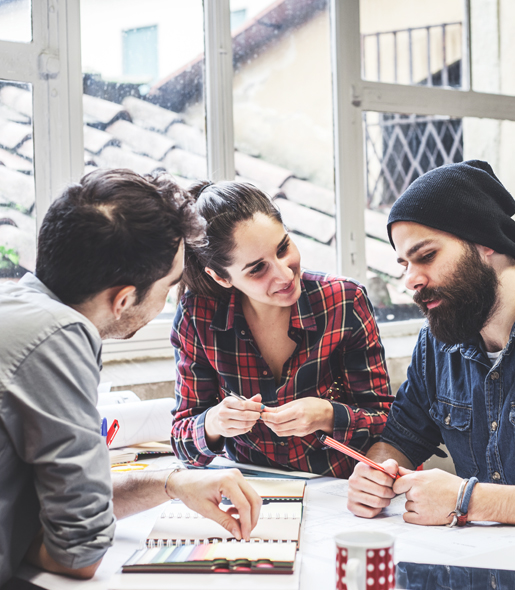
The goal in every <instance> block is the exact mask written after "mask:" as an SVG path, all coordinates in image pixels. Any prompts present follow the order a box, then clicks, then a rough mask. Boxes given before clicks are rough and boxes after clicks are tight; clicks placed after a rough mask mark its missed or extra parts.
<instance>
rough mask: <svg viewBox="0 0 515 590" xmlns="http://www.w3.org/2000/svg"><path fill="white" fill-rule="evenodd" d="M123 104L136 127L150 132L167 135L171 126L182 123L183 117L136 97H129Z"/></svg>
mask: <svg viewBox="0 0 515 590" xmlns="http://www.w3.org/2000/svg"><path fill="white" fill-rule="evenodd" d="M122 104H123V106H124V107H125V109H127V112H128V113H129V115H130V116H131V119H132V121H133V123H134V124H135V125H139V126H140V127H143V128H144V129H149V130H150V131H158V132H160V133H165V132H166V131H167V129H168V128H169V127H170V125H172V124H173V123H177V122H179V121H182V117H181V116H180V115H178V114H177V113H174V112H173V111H169V110H168V109H164V108H163V107H160V106H157V105H155V104H152V103H150V102H148V101H146V100H141V99H139V98H136V97H135V96H127V97H126V98H124V99H123V102H122Z"/></svg>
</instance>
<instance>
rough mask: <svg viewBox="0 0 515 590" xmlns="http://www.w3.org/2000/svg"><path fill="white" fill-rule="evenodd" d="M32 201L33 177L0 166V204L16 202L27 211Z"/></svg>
mask: <svg viewBox="0 0 515 590" xmlns="http://www.w3.org/2000/svg"><path fill="white" fill-rule="evenodd" d="M34 201H35V191H34V177H33V176H28V175H27V174H22V173H21V172H16V171H15V170H9V168H6V167H5V166H0V204H2V203H3V204H6V205H10V204H11V203H16V204H17V205H19V206H20V207H21V208H22V209H24V210H25V211H29V210H31V209H32V207H33V206H34Z"/></svg>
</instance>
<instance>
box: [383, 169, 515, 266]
mask: <svg viewBox="0 0 515 590" xmlns="http://www.w3.org/2000/svg"><path fill="white" fill-rule="evenodd" d="M512 215H515V200H514V199H513V197H512V196H511V195H510V193H509V192H508V191H507V190H506V189H505V188H504V186H503V185H502V184H501V183H500V181H499V179H498V178H497V176H495V174H494V171H493V170H492V168H491V166H490V164H488V162H482V161H481V160H469V161H467V162H461V163H459V164H449V165H447V166H441V167H440V168H435V169H434V170H430V171H429V172H426V174H424V175H423V176H420V177H419V178H417V180H415V182H413V183H412V184H411V185H410V186H409V187H408V188H407V189H406V190H405V191H404V193H403V194H402V195H401V196H400V197H399V199H397V201H396V202H395V203H394V205H393V207H392V210H391V211H390V215H389V217H388V236H389V238H390V242H391V244H392V246H393V248H394V249H395V244H394V243H393V240H392V224H393V223H395V222H396V221H414V222H415V223H420V224H421V225H427V226H428V227H432V228H434V229H439V230H441V231H444V232H448V233H450V234H454V235H455V236H458V237H459V238H462V239H464V240H467V241H469V242H473V243H475V244H480V245H482V246H486V247H487V248H492V249H493V250H495V251H496V252H499V253H500V254H508V255H509V256H511V257H513V258H515V221H514V220H513V219H512V218H511V216H512Z"/></svg>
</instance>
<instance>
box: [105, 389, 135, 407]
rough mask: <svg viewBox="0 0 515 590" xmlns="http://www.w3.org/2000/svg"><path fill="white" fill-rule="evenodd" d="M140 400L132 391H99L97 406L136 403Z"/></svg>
mask: <svg viewBox="0 0 515 590" xmlns="http://www.w3.org/2000/svg"><path fill="white" fill-rule="evenodd" d="M140 401H141V400H140V398H139V397H138V396H137V395H136V394H135V393H134V391H129V390H127V391H99V392H98V403H97V408H98V407H100V406H110V405H113V404H128V403H135V402H136V403H137V402H140ZM99 411H100V410H99Z"/></svg>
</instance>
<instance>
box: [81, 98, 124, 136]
mask: <svg viewBox="0 0 515 590" xmlns="http://www.w3.org/2000/svg"><path fill="white" fill-rule="evenodd" d="M83 105H84V121H85V122H86V123H87V124H88V125H91V126H92V127H97V128H98V129H105V128H106V127H107V126H108V125H111V124H112V123H114V122H115V121H116V120H118V119H127V120H130V115H129V113H128V112H127V111H126V110H125V109H124V108H123V107H122V106H121V105H119V104H116V103H114V102H109V101H108V100H104V99H103V98H97V97H96V96H90V95H89V94H84V95H83Z"/></svg>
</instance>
